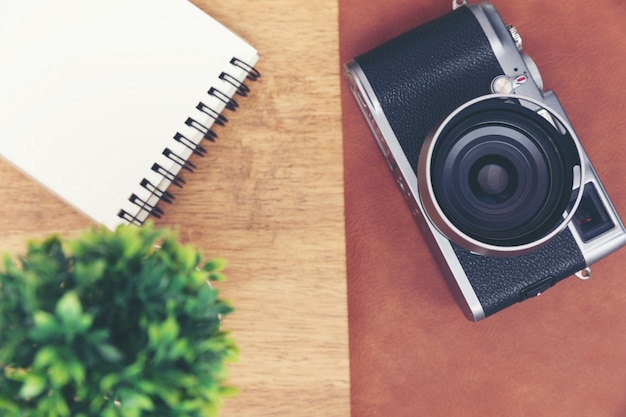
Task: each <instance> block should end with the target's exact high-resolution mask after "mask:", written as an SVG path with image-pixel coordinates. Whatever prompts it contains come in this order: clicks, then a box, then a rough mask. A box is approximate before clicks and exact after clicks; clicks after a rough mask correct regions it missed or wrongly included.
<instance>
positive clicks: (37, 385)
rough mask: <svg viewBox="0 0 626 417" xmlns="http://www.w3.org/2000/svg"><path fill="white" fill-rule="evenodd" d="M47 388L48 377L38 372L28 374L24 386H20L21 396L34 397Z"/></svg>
mask: <svg viewBox="0 0 626 417" xmlns="http://www.w3.org/2000/svg"><path fill="white" fill-rule="evenodd" d="M45 388H46V377H44V376H42V375H38V374H32V373H31V374H28V375H27V376H26V379H24V383H23V384H22V388H20V393H19V395H20V397H22V398H32V397H36V396H37V395H39V394H41V393H42V392H43V390H44V389H45Z"/></svg>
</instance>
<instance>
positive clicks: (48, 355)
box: [34, 346, 58, 369]
mask: <svg viewBox="0 0 626 417" xmlns="http://www.w3.org/2000/svg"><path fill="white" fill-rule="evenodd" d="M56 360H58V352H57V349H56V347H55V346H44V347H43V348H41V349H40V350H39V352H37V355H36V356H35V361H34V366H35V368H39V369H41V368H47V367H48V366H50V365H52V364H53V363H54V362H55V361H56Z"/></svg>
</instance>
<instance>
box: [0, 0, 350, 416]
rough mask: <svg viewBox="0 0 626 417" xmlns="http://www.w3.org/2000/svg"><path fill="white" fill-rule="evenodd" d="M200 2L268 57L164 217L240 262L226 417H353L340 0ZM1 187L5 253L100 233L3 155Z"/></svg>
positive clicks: (229, 289)
mask: <svg viewBox="0 0 626 417" xmlns="http://www.w3.org/2000/svg"><path fill="white" fill-rule="evenodd" d="M194 3H196V4H197V5H198V6H199V7H201V8H202V9H203V10H205V11H207V12H208V13H209V14H211V15H212V16H213V17H215V18H216V19H217V20H219V21H221V22H222V23H224V24H225V25H226V26H228V27H230V28H231V29H232V30H233V31H235V32H237V33H238V34H240V35H241V36H242V37H243V38H245V39H247V40H248V41H249V42H250V43H251V44H253V45H254V46H255V47H256V48H258V50H259V54H260V61H259V64H258V69H259V70H260V71H261V72H262V74H263V76H262V77H261V78H260V79H259V81H258V82H256V83H253V84H251V85H250V87H251V89H252V93H251V95H250V96H249V97H248V98H245V99H242V102H241V108H240V109H239V110H238V111H237V112H236V113H231V114H229V115H228V117H229V120H230V123H229V124H228V125H227V127H224V128H221V127H220V128H218V129H216V132H217V133H218V134H219V136H220V137H219V139H218V140H217V142H216V143H215V144H207V148H208V150H209V153H208V156H207V157H205V158H196V159H193V162H194V163H195V164H196V165H198V169H197V170H196V172H195V173H194V174H189V175H186V176H184V179H185V180H186V181H187V185H186V186H185V188H184V189H182V190H175V195H176V202H175V204H174V205H171V206H166V207H163V208H164V209H165V211H166V215H165V216H164V218H163V219H161V220H158V221H157V225H159V226H164V227H173V228H176V229H178V230H179V232H180V237H181V240H182V241H184V242H188V243H192V244H194V245H196V246H198V247H200V248H201V249H202V250H203V251H204V253H205V254H206V256H208V257H211V256H220V257H225V258H227V259H228V260H229V267H228V269H227V275H228V276H229V280H228V282H226V283H223V284H221V285H220V290H221V292H222V295H223V296H224V297H225V298H228V299H230V300H231V301H232V302H233V304H234V305H235V308H236V312H235V313H234V314H233V315H232V316H231V317H229V318H228V320H227V321H226V323H225V327H226V328H227V329H229V330H232V332H233V335H234V337H235V338H236V340H237V341H238V344H239V347H240V350H241V355H240V361H239V363H237V364H234V365H232V366H231V367H230V369H231V379H230V382H231V383H232V384H234V385H236V386H238V387H239V388H240V390H241V392H240V394H239V396H237V397H236V398H233V399H230V400H227V401H226V404H225V406H224V408H223V409H222V411H221V413H220V415H222V416H237V417H245V416H254V417H260V416H302V417H304V416H319V415H324V416H326V417H331V416H348V415H349V414H350V399H349V390H350V384H349V369H348V322H347V306H346V279H345V241H344V200H343V165H342V135H341V106H340V94H339V91H340V88H339V83H340V82H341V80H340V74H339V70H338V68H339V58H338V39H337V37H338V29H337V13H338V11H337V2H336V1H334V0H320V1H316V2H306V1H304V0H290V1H288V0H273V1H271V2H270V1H265V2H255V3H250V2H246V1H243V0H233V1H230V2H220V1H212V0H204V1H202V0H195V1H194ZM207 42H219V39H214V40H207ZM155 88H158V86H155ZM33 122H36V118H35V119H34V121H33ZM77 157H80V156H78V155H77ZM86 157H96V156H95V155H89V156H86ZM112 167H114V163H113V164H112ZM76 175H80V173H79V172H77V173H76ZM0 179H1V180H2V181H1V184H2V185H1V186H0V187H2V197H1V198H0V234H1V235H2V239H1V240H0V249H1V250H2V251H9V252H10V253H14V254H17V253H20V252H21V251H23V248H24V242H25V240H26V239H27V238H41V237H44V236H46V235H48V234H50V233H60V234H62V235H63V236H74V235H76V234H78V233H79V232H80V231H81V230H83V229H85V228H86V227H89V226H90V225H91V224H92V223H91V222H90V220H88V219H86V218H85V217H83V216H82V215H81V214H79V213H77V212H76V211H75V210H74V209H72V208H71V207H69V206H68V205H66V204H65V203H64V202H63V201H61V200H60V199H58V198H57V197H55V196H53V195H52V194H50V193H49V192H48V191H47V190H45V189H43V188H42V187H41V186H40V185H38V184H37V183H36V182H35V181H33V180H32V179H30V178H28V177H26V176H25V175H23V174H22V173H21V172H19V171H18V170H16V169H15V168H13V167H12V166H10V165H8V164H7V163H6V162H4V161H2V160H0Z"/></svg>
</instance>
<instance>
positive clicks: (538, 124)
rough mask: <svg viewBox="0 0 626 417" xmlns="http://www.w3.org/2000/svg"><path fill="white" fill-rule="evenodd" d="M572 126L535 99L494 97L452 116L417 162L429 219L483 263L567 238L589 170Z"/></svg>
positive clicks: (420, 191)
mask: <svg viewBox="0 0 626 417" xmlns="http://www.w3.org/2000/svg"><path fill="white" fill-rule="evenodd" d="M583 161H584V152H583V150H582V147H581V145H580V141H579V140H578V138H577V137H576V134H575V132H574V131H573V129H572V128H571V126H570V125H569V123H568V122H567V121H566V120H565V119H564V118H562V117H561V116H560V115H559V114H558V113H557V112H556V111H554V110H553V109H551V108H549V107H548V106H546V105H545V103H543V102H540V101H537V100H535V99H532V98H529V97H523V96H518V95H508V94H490V95H487V96H482V97H478V98H476V99H474V100H471V101H469V102H467V103H465V104H463V105H462V106H461V107H459V108H457V109H456V110H455V111H453V112H452V113H451V114H450V115H449V116H448V117H447V118H446V119H445V120H444V121H443V122H442V123H441V124H439V125H438V126H437V127H436V128H434V129H433V130H432V131H431V133H430V134H429V135H428V136H427V138H426V139H425V141H424V144H423V146H422V150H421V152H420V157H419V162H418V168H417V169H418V172H417V178H418V194H419V198H420V201H421V203H422V206H423V208H424V215H425V216H426V218H427V219H428V220H429V221H430V222H431V223H433V225H434V226H435V227H436V228H437V229H438V230H439V231H440V232H441V233H442V234H443V235H444V236H446V237H447V238H448V239H449V240H451V241H452V242H454V243H456V244H458V245H459V246H461V247H463V248H465V249H467V250H469V251H471V252H474V253H478V254H481V255H488V256H515V255H521V254H524V253H528V252H530V251H532V250H535V249H537V248H539V247H541V246H542V245H544V244H546V243H547V242H549V241H550V240H551V239H553V238H554V237H555V236H557V235H558V234H559V233H560V232H562V231H563V230H564V229H565V228H566V227H567V225H568V223H569V222H570V220H571V219H572V217H573V216H574V213H575V211H576V208H577V207H578V204H579V203H580V200H581V198H582V194H583V188H584V187H583V186H582V185H583V184H582V183H583V178H584V172H583V170H584V169H585V168H584V167H585V164H584V163H583Z"/></svg>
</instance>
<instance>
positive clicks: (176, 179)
mask: <svg viewBox="0 0 626 417" xmlns="http://www.w3.org/2000/svg"><path fill="white" fill-rule="evenodd" d="M230 64H231V65H233V66H235V67H237V68H239V69H241V70H243V71H245V72H246V78H245V79H246V80H248V81H257V80H258V78H259V77H261V73H260V72H259V71H258V70H257V69H256V68H254V67H252V66H250V65H248V64H247V63H245V62H243V61H242V60H240V59H239V58H236V57H234V58H232V59H231V60H230ZM219 79H220V80H222V81H224V82H225V83H227V84H230V85H231V86H233V87H234V88H235V94H237V95H238V96H241V97H246V96H247V95H248V93H249V92H250V88H249V87H248V86H247V85H246V84H245V83H244V82H243V81H239V80H238V79H237V78H236V77H234V76H232V75H231V74H229V73H227V72H222V73H221V74H220V75H219ZM207 94H208V95H210V96H212V97H214V98H216V99H217V100H219V101H221V102H222V103H223V104H224V108H225V109H228V110H230V111H236V110H237V108H238V107H239V103H238V102H237V101H236V100H235V99H233V98H232V97H229V96H228V95H227V94H225V93H223V92H222V91H221V90H219V89H218V88H216V87H211V88H210V89H209V91H207ZM196 109H197V110H199V111H200V112H201V113H203V114H205V115H207V116H209V117H210V118H211V119H213V124H215V125H217V126H225V125H226V123H228V119H227V118H226V117H225V116H224V115H222V114H221V113H220V112H218V111H216V110H215V109H213V108H211V107H209V106H208V105H206V104H205V103H203V102H200V103H198V105H197V106H196ZM184 123H185V125H186V126H189V127H191V128H192V129H194V130H196V131H198V132H200V133H201V134H202V136H203V138H204V139H206V140H208V141H210V142H215V139H217V137H218V136H217V134H216V133H215V132H214V131H213V130H212V129H211V128H209V127H207V126H205V125H204V124H203V123H200V122H199V121H197V120H195V119H194V118H192V117H189V118H187V120H185V122H184ZM173 140H174V141H175V142H178V143H179V144H181V145H183V146H184V147H185V148H187V149H188V150H189V151H191V153H192V154H194V155H198V156H205V155H206V154H207V150H206V149H205V148H204V147H202V146H201V145H199V144H196V143H195V142H194V141H192V140H191V139H189V138H187V137H186V136H185V135H183V134H182V133H180V132H176V134H175V135H174V137H173ZM163 155H164V156H165V158H167V159H168V160H170V161H172V162H173V163H174V164H175V165H178V166H179V168H180V169H181V170H186V171H189V172H193V170H194V169H195V168H196V166H195V165H194V164H193V163H191V162H189V160H188V159H187V158H184V157H182V156H180V155H178V154H177V153H175V152H174V151H172V150H171V149H170V148H167V147H166V148H165V149H164V150H163ZM151 170H152V171H154V172H156V173H157V174H159V175H160V176H161V177H162V178H163V179H164V180H166V181H167V182H168V185H167V186H166V187H165V188H167V187H169V185H171V184H173V185H175V186H177V187H180V188H182V187H183V185H184V184H185V180H184V179H182V178H181V177H180V176H179V175H178V174H175V173H173V172H171V171H170V170H168V169H166V168H164V167H163V166H161V165H160V164H159V163H156V162H155V163H154V164H153V165H152V167H151ZM139 185H140V186H141V187H142V188H143V189H145V190H147V191H148V193H149V194H148V198H147V200H144V199H142V198H140V197H139V196H137V195H136V194H134V193H133V194H132V195H131V196H130V197H129V198H128V200H129V201H130V202H131V203H133V204H134V205H135V206H137V208H138V210H137V213H136V214H134V215H133V214H131V213H129V212H127V211H126V210H123V209H122V210H120V211H119V213H118V214H117V215H118V217H120V218H122V219H124V220H126V221H127V222H128V223H132V224H136V225H138V226H141V225H142V224H143V223H144V221H145V220H144V219H145V218H147V216H148V215H152V216H154V217H156V218H161V216H162V215H163V214H164V212H163V210H162V209H161V208H160V207H159V206H158V203H159V202H161V201H163V202H165V203H168V204H171V203H172V201H173V200H174V195H173V194H171V193H170V192H168V191H167V190H166V189H162V188H159V186H157V185H154V184H153V183H152V182H150V181H149V180H148V179H146V178H143V179H142V180H141V182H140V184H139ZM155 200H156V203H151V201H155Z"/></svg>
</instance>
